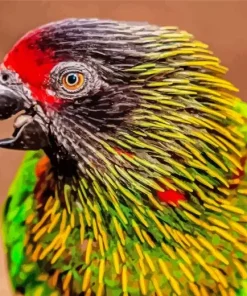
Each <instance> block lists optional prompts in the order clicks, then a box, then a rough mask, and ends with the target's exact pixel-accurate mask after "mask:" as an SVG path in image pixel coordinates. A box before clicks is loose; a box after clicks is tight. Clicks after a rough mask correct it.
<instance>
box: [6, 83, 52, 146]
mask: <svg viewBox="0 0 247 296" xmlns="http://www.w3.org/2000/svg"><path fill="white" fill-rule="evenodd" d="M22 110H23V111H26V114H25V113H24V114H22V115H20V116H19V117H17V119H16V122H15V125H14V127H15V130H14V133H13V135H12V137H11V138H7V139H2V140H0V147H2V148H8V149H16V150H39V149H41V148H44V147H46V146H47V144H48V138H47V131H46V130H45V128H44V126H42V125H41V124H40V120H37V114H35V112H34V110H33V109H32V108H31V107H30V108H29V109H27V108H26V107H25V104H24V99H23V98H22V97H21V96H19V95H18V94H17V93H16V92H15V91H13V90H12V89H10V88H9V87H7V86H4V85H1V84H0V120H4V119H8V118H10V117H11V116H13V115H15V114H17V113H18V112H20V111H22ZM27 112H28V113H27Z"/></svg>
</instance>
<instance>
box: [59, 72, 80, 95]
mask: <svg viewBox="0 0 247 296" xmlns="http://www.w3.org/2000/svg"><path fill="white" fill-rule="evenodd" d="M61 82H62V86H63V88H64V89H65V90H66V91H68V92H77V91H79V90H81V89H82V87H83V86H84V83H85V77H84V75H83V74H82V73H80V72H67V73H64V74H63V75H62V79H61Z"/></svg>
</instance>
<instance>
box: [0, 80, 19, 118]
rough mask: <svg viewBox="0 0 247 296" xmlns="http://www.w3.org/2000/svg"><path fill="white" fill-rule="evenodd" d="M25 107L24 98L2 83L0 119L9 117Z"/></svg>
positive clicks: (0, 89)
mask: <svg viewBox="0 0 247 296" xmlns="http://www.w3.org/2000/svg"><path fill="white" fill-rule="evenodd" d="M23 109H24V101H23V99H21V98H20V97H19V96H18V95H17V94H16V93H15V92H14V91H12V90H11V89H9V88H8V87H6V86H3V85H0V120H3V119H8V118H10V117H11V116H12V115H15V114H16V113H18V112H19V111H21V110H23Z"/></svg>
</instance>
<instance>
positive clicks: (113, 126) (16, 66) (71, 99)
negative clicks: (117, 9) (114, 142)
mask: <svg viewBox="0 0 247 296" xmlns="http://www.w3.org/2000/svg"><path fill="white" fill-rule="evenodd" d="M137 29H138V30H139V31H140V32H139V33H140V35H141V26H139V28H138V27H137ZM102 32H105V33H104V34H103V33H102ZM142 55H143V50H141V48H140V45H138V40H136V39H134V36H132V35H131V32H125V30H124V27H123V28H119V24H118V23H117V22H115V23H114V22H107V21H101V22H100V21H96V20H95V21H93V20H92V21H86V20H73V19H69V20H65V21H62V22H57V23H52V24H49V25H46V26H43V27H41V28H38V29H37V30H34V31H32V32H30V33H28V34H27V35H25V36H24V37H23V38H22V39H21V40H20V41H19V42H18V43H17V44H16V45H15V46H14V47H13V49H12V50H11V51H10V52H9V53H8V54H7V55H6V57H5V59H4V61H3V64H2V66H1V70H0V98H1V101H0V113H1V119H6V118H8V117H10V116H12V115H14V114H16V113H18V112H20V111H23V112H22V113H21V115H20V116H18V117H17V119H16V121H15V124H14V126H15V131H14V134H13V138H10V139H5V140H3V141H1V144H0V146H1V147H5V148H12V149H23V150H30V149H31V150H37V149H44V150H45V151H46V152H47V153H48V154H49V156H50V157H51V159H52V160H53V161H56V163H58V162H60V159H63V160H66V159H67V157H69V159H70V160H72V161H73V160H75V161H76V162H77V161H78V162H80V163H82V164H84V162H85V161H86V162H88V161H89V162H91V163H97V164H98V165H99V166H104V163H103V161H102V159H100V158H99V157H98V156H97V155H96V153H95V151H96V150H98V151H102V150H103V149H104V147H102V144H101V142H103V141H104V142H105V141H107V139H109V138H110V137H112V138H114V139H117V137H116V133H117V132H118V131H120V130H121V131H122V132H128V129H131V128H132V127H131V114H133V111H134V110H135V109H137V107H138V106H139V105H140V98H139V96H138V95H137V94H136V93H135V91H134V90H133V86H134V85H135V84H136V83H135V82H132V80H134V79H135V75H133V74H131V73H128V72H127V71H126V70H127V69H128V68H130V67H133V66H134V65H136V64H137V63H138V59H140V57H141V56H142ZM104 150H105V149H104ZM104 153H105V151H104ZM108 153H109V152H108ZM62 162H63V161H62Z"/></svg>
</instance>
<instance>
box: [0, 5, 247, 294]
mask: <svg viewBox="0 0 247 296" xmlns="http://www.w3.org/2000/svg"><path fill="white" fill-rule="evenodd" d="M246 13H247V1H244V0H243V1H238V0H231V1H225V0H221V1H220V0H218V1H217V0H208V1H204V0H194V1H191V0H183V1H177V0H170V1H165V0H163V1H157V0H149V1H139V0H136V1H121V0H120V1H117V0H115V1H113V0H112V1H104V0H103V1H94V0H91V1H66V2H65V1H58V0H57V1H56V0H53V1H20V0H19V1H10V0H8V1H2V0H0V60H2V58H3V56H4V54H5V53H6V52H7V51H8V50H9V49H10V48H11V46H12V45H13V43H14V42H15V41H16V40H17V39H18V38H19V37H21V36H22V35H23V34H24V33H26V31H28V30H30V29H32V28H34V27H37V26H39V25H41V24H43V23H46V22H50V21H54V20H57V19H62V18H66V17H81V18H87V17H98V18H110V19H117V20H132V21H148V22H150V23H154V24H159V25H168V26H171V25H176V26H179V27H181V28H182V29H184V30H187V31H189V32H190V33H192V34H194V35H195V36H196V38H197V39H199V40H201V41H203V42H205V43H207V44H209V45H210V47H211V49H212V50H213V51H214V52H215V54H216V55H217V56H219V57H220V58H221V60H222V63H223V64H224V65H226V66H227V67H229V69H230V72H229V74H228V78H229V79H230V80H231V81H232V82H233V83H234V84H235V85H236V86H237V87H238V88H240V89H241V92H240V95H241V97H243V98H244V99H247V87H246V85H247V77H246V72H247V33H246V31H247V16H246ZM11 132H12V122H11V121H9V122H3V123H0V138H3V137H7V136H10V135H11ZM22 155H23V154H22V153H20V152H14V151H5V150H0V164H1V166H0V203H1V202H3V200H4V198H5V196H6V192H7V189H8V186H9V184H10V182H11V180H12V178H13V176H14V174H15V171H16V168H17V167H18V164H19V162H20V160H21V157H22ZM0 251H1V250H0ZM0 253H1V252H0ZM1 258H3V256H2V255H1V256H0V293H1V292H2V295H4V296H7V295H8V294H7V290H4V289H7V288H6V286H7V284H6V276H5V275H4V272H3V267H2V266H3V264H2V260H3V259H2V260H1Z"/></svg>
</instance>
